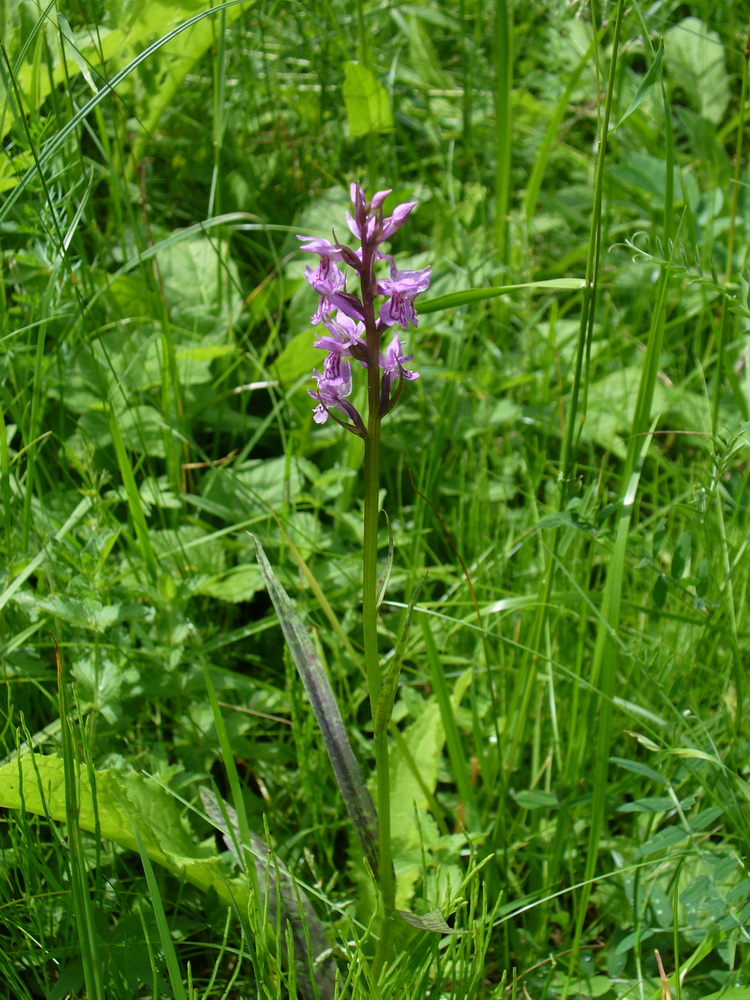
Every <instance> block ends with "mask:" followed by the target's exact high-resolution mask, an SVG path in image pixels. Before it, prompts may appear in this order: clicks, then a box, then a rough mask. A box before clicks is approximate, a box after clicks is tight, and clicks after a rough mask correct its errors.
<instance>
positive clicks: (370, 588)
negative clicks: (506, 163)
mask: <svg viewBox="0 0 750 1000" xmlns="http://www.w3.org/2000/svg"><path fill="white" fill-rule="evenodd" d="M372 265H373V256H372V251H371V250H370V248H369V247H367V246H366V244H365V243H363V261H362V275H361V283H362V304H363V306H364V313H365V315H364V323H365V331H366V336H367V349H368V353H369V355H370V362H369V364H368V368H367V437H366V438H365V483H364V539H363V552H362V560H363V565H362V634H363V641H364V654H365V672H366V675H367V690H368V694H369V697H370V710H371V712H372V719H373V730H374V732H373V740H374V748H375V774H376V781H377V809H378V852H379V856H378V882H379V885H380V898H381V905H382V917H381V924H380V941H379V943H378V948H377V953H376V956H375V970H374V971H375V976H376V977H377V976H378V975H379V973H380V970H381V969H382V967H383V964H384V963H385V961H386V959H387V957H388V948H389V943H388V938H389V937H390V924H391V919H390V918H391V917H392V915H393V912H394V910H395V907H396V883H395V879H394V873H393V859H392V855H391V788H390V763H389V759H388V729H387V726H377V725H375V715H376V711H377V707H378V700H379V698H380V689H381V678H380V657H379V655H378V624H377V615H378V607H377V599H378V598H377V583H378V513H379V489H380V422H381V416H380V368H379V366H378V358H379V356H380V334H379V332H378V329H377V322H376V320H375V309H374V305H373V298H374V291H375V288H376V285H375V281H374V277H373V271H372Z"/></svg>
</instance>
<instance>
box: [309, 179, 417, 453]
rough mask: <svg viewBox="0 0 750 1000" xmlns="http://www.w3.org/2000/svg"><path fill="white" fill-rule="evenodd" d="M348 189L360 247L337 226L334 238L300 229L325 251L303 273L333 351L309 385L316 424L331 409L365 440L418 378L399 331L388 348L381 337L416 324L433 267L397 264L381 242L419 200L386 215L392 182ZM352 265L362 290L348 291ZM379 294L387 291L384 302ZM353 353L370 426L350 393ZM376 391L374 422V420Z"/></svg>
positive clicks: (319, 343) (323, 343)
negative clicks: (370, 189)
mask: <svg viewBox="0 0 750 1000" xmlns="http://www.w3.org/2000/svg"><path fill="white" fill-rule="evenodd" d="M349 191H350V194H351V198H352V205H353V209H352V212H351V213H347V216H346V219H347V223H348V225H349V229H350V230H351V231H352V233H353V234H354V236H356V237H357V239H358V240H359V242H360V246H359V247H356V248H354V249H352V248H351V247H348V246H346V245H345V244H343V243H340V242H339V240H338V237H337V236H336V232H335V230H334V231H333V240H332V241H329V240H323V239H318V238H317V237H311V236H298V237H297V238H298V239H299V240H301V241H302V243H303V244H304V245H303V247H302V249H303V250H307V251H309V252H310V253H314V254H317V255H318V258H319V261H318V266H317V267H314V268H313V267H308V268H307V269H306V273H305V276H306V278H307V280H308V282H309V283H310V285H312V287H313V288H314V289H315V291H316V292H317V293H318V295H319V296H320V304H319V305H318V309H317V311H316V313H315V315H314V316H313V318H312V322H313V323H318V322H322V323H324V324H325V327H326V330H325V332H324V333H323V335H322V336H318V338H317V340H316V341H315V346H316V347H319V348H320V349H321V350H324V351H327V354H326V359H325V362H324V364H323V374H322V375H321V373H320V372H318V371H315V372H313V376H314V378H315V381H316V382H317V387H316V388H315V389H314V390H313V389H308V392H309V393H310V395H311V396H312V398H313V399H314V400H316V402H317V404H318V405H317V406H316V407H315V409H314V411H313V415H314V420H315V422H316V423H317V424H324V423H325V422H326V421H327V420H328V418H329V417H331V419H332V420H335V421H336V422H337V423H340V424H341V425H342V427H345V428H346V429H347V430H349V431H351V432H352V433H354V434H357V435H359V437H361V438H362V439H363V440H364V441H365V442H367V441H368V440H369V437H370V434H371V433H378V431H377V427H378V423H379V420H380V419H382V418H383V417H384V416H385V415H386V414H388V413H390V411H391V410H392V409H393V408H394V406H396V404H397V403H398V401H399V398H400V396H401V392H402V390H403V387H404V384H405V383H406V382H413V381H414V380H415V379H418V378H419V372H415V371H412V370H410V369H408V368H405V367H404V366H405V365H406V364H407V363H408V362H409V361H411V359H412V355H411V354H404V350H405V347H404V344H403V343H402V342H401V339H400V338H399V337H398V335H397V334H395V333H394V335H393V338H392V340H391V343H390V345H389V347H388V348H386V349H385V350H383V348H382V338H383V334H384V333H385V331H386V329H387V328H388V327H391V326H393V327H396V326H401V327H403V329H404V330H406V329H408V327H409V324H410V323H411V324H412V325H413V326H416V325H417V313H416V310H415V308H414V300H415V299H416V297H417V296H418V295H419V294H420V293H421V292H423V291H424V290H425V289H426V288H427V287H429V284H430V268H429V267H425V268H423V269H422V270H420V271H399V270H398V268H397V267H396V265H395V263H394V261H393V258H392V257H391V256H390V254H388V253H386V252H385V251H383V250H381V249H380V246H381V244H382V243H384V242H385V241H386V240H388V239H390V237H391V236H393V234H394V233H395V232H396V231H397V230H398V229H400V227H401V226H402V225H403V224H404V222H405V221H406V220H407V218H408V217H409V215H410V214H411V212H412V210H413V209H414V207H415V205H416V202H413V201H408V202H404V204H402V205H397V206H396V208H395V209H394V210H393V214H392V215H390V216H388V218H383V205H384V204H385V202H386V199H387V198H388V196H389V195H390V194H391V191H390V190H383V191H377V192H376V193H375V194H374V195H373V196H372V198H371V199H370V201H368V200H367V196H366V195H365V192H364V190H363V189H362V187H361V186H360V185H359V184H352V185H351V186H350V188H349ZM386 260H387V261H388V262H389V265H390V278H385V279H382V280H378V271H379V270H380V266H381V262H382V261H386ZM339 268H342V269H343V270H340V269H339ZM347 268H350V269H351V271H353V272H354V274H355V275H356V276H357V285H358V287H357V289H356V291H347V287H346V285H347V277H346V275H347V273H349V272H347V270H346V269H347ZM379 297H382V298H383V299H385V301H384V302H382V303H381V304H380V305H379V303H378V299H379ZM355 361H358V362H359V364H360V365H362V367H363V368H365V369H366V370H367V382H368V391H367V400H368V410H369V416H368V426H367V427H366V426H365V423H364V421H363V419H362V416H361V415H360V414H359V412H358V411H357V409H356V407H355V406H353V405H352V403H350V402H349V400H348V399H347V397H348V396H349V395H351V392H352V372H351V366H352V363H353V362H355ZM375 393H377V399H378V403H377V413H376V414H374V417H375V421H376V422H375V423H374V424H373V425H372V426H371V425H370V423H369V421H370V420H371V419H372V418H373V413H372V407H373V404H374V397H375ZM342 417H343V418H344V419H342ZM373 428H374V429H373Z"/></svg>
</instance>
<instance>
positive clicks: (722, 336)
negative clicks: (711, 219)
mask: <svg viewBox="0 0 750 1000" xmlns="http://www.w3.org/2000/svg"><path fill="white" fill-rule="evenodd" d="M742 55H743V59H742V87H741V91H740V102H739V108H738V111H737V140H736V147H737V148H736V152H735V157H734V176H733V178H732V197H731V202H730V211H729V232H728V234H727V263H726V276H725V279H724V284H725V289H726V291H725V294H724V301H723V305H722V311H721V322H720V323H719V334H718V343H717V346H716V380H715V382H714V396H713V407H712V413H711V416H712V421H711V423H712V426H713V429H714V433H716V431H717V429H718V426H719V405H720V402H721V384H722V376H723V373H724V365H725V361H724V353H725V345H726V341H727V330H728V327H729V317H730V310H729V294H730V285H731V282H732V274H733V270H734V267H733V265H734V261H733V258H734V243H735V236H736V228H737V213H738V207H739V193H740V187H741V185H742V168H743V162H742V147H743V143H744V139H745V105H746V102H747V84H748V65H749V64H750V25H748V31H747V39H746V41H745V47H744V50H743V53H742Z"/></svg>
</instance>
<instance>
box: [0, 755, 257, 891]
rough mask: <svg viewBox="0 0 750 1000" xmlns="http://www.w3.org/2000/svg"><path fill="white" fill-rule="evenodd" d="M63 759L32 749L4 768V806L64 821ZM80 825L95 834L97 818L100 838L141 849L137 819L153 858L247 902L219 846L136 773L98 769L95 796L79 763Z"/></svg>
mask: <svg viewBox="0 0 750 1000" xmlns="http://www.w3.org/2000/svg"><path fill="white" fill-rule="evenodd" d="M63 768H64V764H63V760H62V758H61V757H58V756H49V757H45V756H42V755H41V754H39V753H27V754H25V755H24V756H22V757H21V758H19V759H17V760H13V761H11V762H10V763H8V764H4V765H3V766H2V767H0V807H2V808H5V809H24V810H26V811H27V812H32V813H36V814H37V815H40V816H49V817H50V819H53V820H57V821H59V822H64V821H65V815H66V814H65V809H66V805H65V784H64V778H63ZM75 769H76V780H77V782H78V802H79V807H80V812H79V824H80V826H81V829H83V830H88V831H90V832H91V833H94V832H95V831H96V829H97V826H96V819H97V817H98V821H99V830H100V832H101V836H102V837H105V838H106V839H107V840H112V841H114V843H116V844H119V845H120V846H121V847H125V848H127V849H128V850H130V851H137V850H138V843H137V840H136V837H135V832H134V830H133V823H134V822H135V824H136V825H137V827H138V830H139V832H140V835H141V839H142V841H143V845H144V847H145V850H146V851H147V853H148V856H149V857H150V858H151V860H152V861H155V862H156V863H157V864H159V865H162V866H163V867H164V868H167V869H168V870H169V871H171V872H173V873H174V874H175V875H178V876H184V878H186V879H187V881H188V882H191V883H192V884H193V885H195V886H197V887H198V888H199V889H202V890H204V891H206V890H208V889H214V890H215V891H216V893H217V894H218V895H219V896H220V897H221V899H223V900H224V901H225V902H227V903H236V904H237V905H238V906H239V907H240V909H242V908H243V907H244V906H246V905H247V900H248V887H247V884H246V883H244V881H242V880H239V879H229V878H228V877H227V875H226V873H225V871H224V868H223V863H222V861H221V858H220V857H219V855H218V853H217V852H216V851H215V849H209V848H207V847H204V846H201V845H200V844H197V843H196V842H195V840H194V839H193V836H192V833H191V831H190V829H189V827H188V826H187V824H186V822H185V821H184V820H183V818H182V816H181V815H180V810H179V808H178V805H177V801H176V800H175V799H174V798H173V796H171V795H170V794H169V792H168V791H167V790H166V789H165V788H163V787H162V786H161V785H160V784H158V783H157V782H155V781H153V780H152V779H150V778H146V777H143V776H142V775H140V774H136V773H135V772H119V771H112V770H104V771H96V772H94V774H95V779H96V812H95V810H94V795H93V794H92V789H91V785H90V784H89V777H88V773H87V771H86V767H85V765H75Z"/></svg>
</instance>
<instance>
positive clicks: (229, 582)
mask: <svg viewBox="0 0 750 1000" xmlns="http://www.w3.org/2000/svg"><path fill="white" fill-rule="evenodd" d="M262 589H263V577H262V576H261V575H260V570H259V569H258V567H257V566H233V567H232V569H230V570H228V571H227V572H226V573H224V574H223V576H219V577H213V578H212V579H210V580H206V581H205V582H204V583H201V585H200V586H199V587H198V589H197V590H196V594H205V596H206V597H215V598H216V600H217V601H227V602H228V603H229V604H238V603H239V602H240V601H249V600H250V599H251V598H252V597H254V596H255V594H257V593H258V591H259V590H262Z"/></svg>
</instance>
